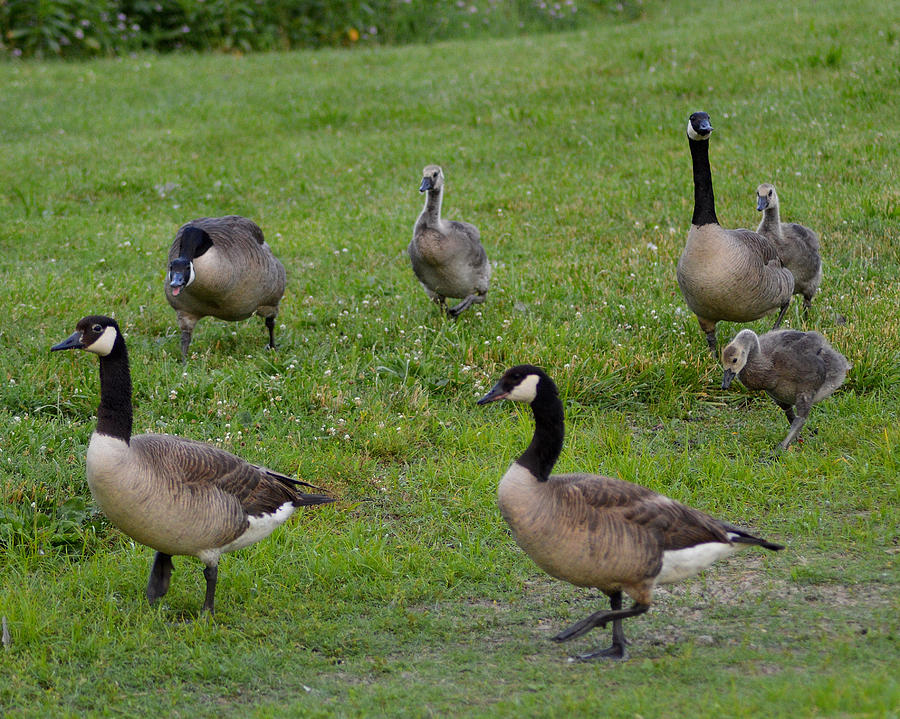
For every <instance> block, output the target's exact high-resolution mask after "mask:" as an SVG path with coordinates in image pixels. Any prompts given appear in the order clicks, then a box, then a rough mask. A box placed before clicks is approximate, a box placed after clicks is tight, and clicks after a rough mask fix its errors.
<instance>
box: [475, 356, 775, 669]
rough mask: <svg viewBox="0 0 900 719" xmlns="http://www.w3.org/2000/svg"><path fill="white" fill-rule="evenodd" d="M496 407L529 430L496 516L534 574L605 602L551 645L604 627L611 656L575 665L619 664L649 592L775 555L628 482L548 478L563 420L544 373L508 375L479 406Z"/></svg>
mask: <svg viewBox="0 0 900 719" xmlns="http://www.w3.org/2000/svg"><path fill="white" fill-rule="evenodd" d="M501 399H509V400H513V401H514V402H524V403H526V404H529V405H531V411H532V413H533V414H534V425H535V427H534V437H533V438H532V440H531V444H530V445H528V449H526V450H525V452H524V453H523V454H522V455H521V456H520V457H519V458H518V459H517V460H516V461H514V462H513V463H512V465H511V466H510V467H509V469H508V470H507V471H506V474H504V475H503V479H502V480H501V481H500V486H499V487H498V490H497V500H498V504H499V506H500V513H501V514H502V515H503V518H504V519H505V520H506V522H507V523H508V524H509V526H510V529H512V533H513V535H514V536H515V539H516V542H517V543H518V544H519V546H520V547H522V549H523V550H525V553H526V554H527V555H528V556H529V557H531V558H532V559H533V560H534V561H535V562H536V563H537V565H538V566H539V567H540V568H541V569H543V570H544V571H545V572H547V573H548V574H550V575H551V576H553V577H556V578H557V579H562V580H564V581H566V582H570V583H571V584H574V585H576V586H579V587H596V588H598V589H599V590H600V591H602V592H603V593H604V594H606V595H607V596H608V597H609V600H610V611H605V610H601V611H598V612H595V613H594V614H591V615H590V616H589V617H587V618H586V619H583V620H581V621H580V622H577V623H576V624H573V625H572V626H571V627H569V628H568V629H564V630H563V631H561V632H560V633H559V634H557V635H556V636H555V637H553V638H554V639H555V640H556V641H560V642H562V641H567V640H569V639H574V638H575V637H579V636H581V635H582V634H585V633H586V632H588V631H590V630H591V629H592V628H594V627H603V626H606V625H607V624H609V623H612V646H610V647H609V648H607V649H602V650H599V651H595V652H592V653H590V654H585V655H582V656H581V657H579V658H580V659H594V658H597V657H608V658H613V659H624V658H625V655H626V652H625V645H626V640H625V634H624V632H623V630H622V620H623V619H627V618H629V617H633V616H637V615H638V614H643V613H644V612H646V611H647V610H648V609H649V608H650V603H651V601H652V595H653V588H654V587H655V586H656V585H657V584H662V583H666V582H676V581H679V580H682V579H685V578H686V577H690V576H692V575H694V574H696V573H697V572H700V571H702V570H703V569H706V568H707V567H708V566H709V565H710V564H712V563H713V562H714V561H715V560H717V559H720V558H722V557H725V556H728V555H729V554H732V553H733V552H734V551H735V550H737V549H738V548H740V547H741V546H744V545H748V544H753V545H758V546H761V547H765V548H766V549H771V550H779V549H783V547H782V546H781V545H779V544H772V543H771V542H768V541H766V540H764V539H760V538H759V537H756V536H754V535H752V534H750V533H748V532H746V531H745V530H743V529H739V528H738V527H735V526H733V525H731V524H728V523H726V522H722V521H720V520H718V519H715V518H713V517H711V516H709V515H708V514H704V513H703V512H701V511H699V510H696V509H692V508H691V507H688V506H686V505H684V504H681V503H680V502H676V501H675V500H673V499H669V498H668V497H665V496H663V495H661V494H657V493H656V492H653V491H651V490H649V489H647V488H645V487H642V486H640V485H637V484H632V483H631V482H625V481H623V480H620V479H613V478H611V477H603V476H600V475H597V474H553V475H551V474H550V472H551V471H552V470H553V465H554V464H555V463H556V460H557V458H558V457H559V453H560V451H561V450H562V445H563V434H564V418H563V405H562V402H561V401H560V399H559V395H558V393H557V389H556V385H555V384H554V383H553V381H552V380H551V379H550V378H549V377H548V376H547V375H546V373H544V372H543V370H541V369H539V368H537V367H534V366H532V365H519V366H517V367H513V368H512V369H509V370H507V371H506V373H505V374H504V375H503V377H501V378H500V381H499V382H497V384H496V385H495V386H494V387H493V389H491V391H490V392H488V393H487V395H485V396H484V397H483V398H482V399H480V400H479V401H478V404H485V403H487V402H494V401H497V400H501ZM623 591H624V592H626V593H627V594H628V595H629V596H630V597H631V598H632V599H634V604H633V605H632V607H631V608H630V609H622V592H623Z"/></svg>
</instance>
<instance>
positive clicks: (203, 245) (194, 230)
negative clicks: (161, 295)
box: [166, 225, 213, 297]
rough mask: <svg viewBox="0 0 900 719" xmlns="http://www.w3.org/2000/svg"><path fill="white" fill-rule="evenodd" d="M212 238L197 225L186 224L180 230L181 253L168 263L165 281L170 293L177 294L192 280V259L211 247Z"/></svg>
mask: <svg viewBox="0 0 900 719" xmlns="http://www.w3.org/2000/svg"><path fill="white" fill-rule="evenodd" d="M212 245H213V243H212V238H211V237H210V236H209V234H208V233H207V232H205V231H204V230H201V229H200V228H199V227H194V226H193V225H188V226H187V227H185V228H184V230H182V232H181V253H180V254H179V256H178V257H176V258H175V259H174V260H172V261H171V262H170V263H169V272H168V274H167V275H166V283H167V284H168V285H169V287H171V288H172V295H173V296H175V297H177V296H178V294H179V293H180V292H181V291H182V290H183V289H184V288H185V287H187V286H188V285H190V284H191V282H193V281H194V279H195V277H196V275H195V274H194V260H195V259H196V258H197V257H200V256H201V255H203V254H204V253H205V252H206V251H207V250H208V249H209V248H210V247H212Z"/></svg>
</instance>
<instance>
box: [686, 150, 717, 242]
mask: <svg viewBox="0 0 900 719" xmlns="http://www.w3.org/2000/svg"><path fill="white" fill-rule="evenodd" d="M688 142H689V143H690V147H691V160H692V161H693V168H694V215H693V217H692V218H691V224H692V225H695V226H696V227H700V226H702V225H707V224H710V223H713V224H716V225H718V224H719V219H718V218H717V217H716V198H715V195H714V194H713V183H712V171H711V170H710V167H709V140H708V139H705V140H695V139H693V138H691V137H689V138H688Z"/></svg>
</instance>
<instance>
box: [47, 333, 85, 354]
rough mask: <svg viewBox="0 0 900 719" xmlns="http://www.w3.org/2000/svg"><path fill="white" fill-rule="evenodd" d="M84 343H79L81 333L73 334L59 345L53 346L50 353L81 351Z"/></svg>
mask: <svg viewBox="0 0 900 719" xmlns="http://www.w3.org/2000/svg"><path fill="white" fill-rule="evenodd" d="M83 349H84V343H83V342H82V341H81V332H73V333H72V334H70V335H69V336H68V337H66V338H65V339H64V340H63V341H62V342H60V343H59V344H55V345H53V346H52V347H51V348H50V351H51V352H53V351H55V350H83Z"/></svg>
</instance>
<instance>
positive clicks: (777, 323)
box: [772, 298, 791, 330]
mask: <svg viewBox="0 0 900 719" xmlns="http://www.w3.org/2000/svg"><path fill="white" fill-rule="evenodd" d="M790 304H791V300H790V298H788V301H787V302H785V303H784V304H783V305H781V312H779V313H778V319H777V320H775V324H774V325H772V329H773V330H777V329H778V328H779V327H781V320H783V319H784V313H785V312H787V308H788V306H789V305H790Z"/></svg>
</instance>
